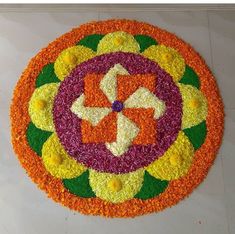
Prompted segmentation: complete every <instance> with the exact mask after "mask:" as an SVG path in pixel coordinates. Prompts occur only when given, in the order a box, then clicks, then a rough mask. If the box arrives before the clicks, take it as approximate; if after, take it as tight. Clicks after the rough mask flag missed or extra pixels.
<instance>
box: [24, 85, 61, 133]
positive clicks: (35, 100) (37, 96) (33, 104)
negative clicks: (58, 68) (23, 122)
mask: <svg viewBox="0 0 235 234" xmlns="http://www.w3.org/2000/svg"><path fill="white" fill-rule="evenodd" d="M58 87H59V84H58V83H51V84H45V85H43V86H41V87H39V88H37V89H35V91H34V93H33V95H32V97H31V99H30V101H29V109H28V111H29V116H30V118H31V121H32V122H33V123H34V124H35V126H36V127H37V128H40V129H42V130H46V131H54V124H53V116H52V107H53V103H54V97H55V95H56V94H57V90H58Z"/></svg>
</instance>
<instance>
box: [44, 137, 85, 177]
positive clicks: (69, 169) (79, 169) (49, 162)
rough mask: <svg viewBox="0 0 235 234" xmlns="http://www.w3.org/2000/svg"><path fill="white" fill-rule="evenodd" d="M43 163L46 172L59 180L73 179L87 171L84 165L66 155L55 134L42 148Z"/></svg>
mask: <svg viewBox="0 0 235 234" xmlns="http://www.w3.org/2000/svg"><path fill="white" fill-rule="evenodd" d="M42 161H43V163H44V166H45V168H46V170H47V171H49V172H50V174H51V175H53V176H55V177H57V178H62V179H71V178H74V177H77V176H79V175H81V174H82V173H83V172H84V171H85V170H86V168H85V167H84V166H83V165H81V164H79V163H78V162H77V161H76V160H75V159H73V158H71V157H70V156H69V155H68V154H67V153H66V151H65V150H64V148H63V147H62V145H61V144H60V142H59V139H58V137H57V135H56V134H55V133H53V134H52V135H51V136H50V137H49V138H48V139H47V141H46V142H45V143H44V145H43V147H42Z"/></svg>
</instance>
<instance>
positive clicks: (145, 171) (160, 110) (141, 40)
mask: <svg viewBox="0 0 235 234" xmlns="http://www.w3.org/2000/svg"><path fill="white" fill-rule="evenodd" d="M223 122H224V113H223V103H222V100H221V97H220V95H219V91H218V88H217V85H216V82H215V80H214V77H213V75H212V73H211V72H210V70H209V69H208V67H207V66H206V64H205V62H204V61H203V59H202V58H201V57H200V56H199V55H198V54H197V52H195V51H194V49H193V48H192V47H190V46H189V45H188V44H187V43H185V42H184V41H182V40H181V39H179V38H178V37H176V36H175V35H174V34H171V33H169V32H167V31H165V30H162V29H160V28H158V27H155V26H152V25H149V24H146V23H141V22H137V21H132V20H108V21H99V22H91V23H87V24H84V25H81V26H80V27H78V28H75V29H73V30H72V31H71V32H69V33H66V34H64V35H63V36H61V37H60V38H58V39H56V40H55V41H53V42H52V43H50V44H49V45H48V46H47V47H46V48H44V49H42V50H41V52H39V53H38V54H37V55H36V56H35V57H34V58H33V59H32V60H31V61H30V63H29V65H28V67H27V68H26V70H25V71H24V72H23V74H22V76H21V78H20V80H19V81H18V83H17V86H16V89H15V91H14V96H13V102H12V106H11V123H12V143H13V147H14V150H15V152H16V154H17V155H18V158H19V160H20V162H21V164H22V166H23V167H24V168H25V169H26V171H27V174H28V175H29V176H30V177H31V178H32V180H33V181H34V182H35V183H36V184H37V185H38V186H39V188H41V189H42V190H44V191H46V193H47V194H48V196H49V197H51V198H52V199H53V200H55V201H56V202H59V203H61V204H62V205H64V206H67V207H69V208H70V209H73V210H76V211H79V212H81V213H83V214H91V215H101V216H106V217H134V216H137V215H143V214H146V213H151V212H158V211H161V210H163V209H164V208H166V207H170V206H173V205H175V204H176V203H178V202H179V201H180V200H181V199H183V198H185V197H186V196H187V195H189V194H190V193H191V192H192V190H193V189H195V187H196V186H198V185H199V184H200V183H201V182H202V181H203V179H204V178H205V176H206V175H207V172H208V170H209V168H210V166H211V165H212V163H213V161H214V159H215V156H216V153H217V151H218V149H219V146H220V144H221V140H222V135H223Z"/></svg>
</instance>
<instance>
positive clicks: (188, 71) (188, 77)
mask: <svg viewBox="0 0 235 234" xmlns="http://www.w3.org/2000/svg"><path fill="white" fill-rule="evenodd" d="M179 82H180V83H182V84H188V85H192V86H194V87H196V88H197V89H199V88H200V80H199V78H198V75H197V74H196V72H195V71H194V70H193V69H192V68H191V67H189V66H188V65H186V67H185V71H184V75H183V77H182V78H181V80H180V81H179Z"/></svg>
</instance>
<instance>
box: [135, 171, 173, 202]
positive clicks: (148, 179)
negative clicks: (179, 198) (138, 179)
mask: <svg viewBox="0 0 235 234" xmlns="http://www.w3.org/2000/svg"><path fill="white" fill-rule="evenodd" d="M168 183H169V182H168V181H166V180H160V179H157V178H155V177H153V176H151V175H150V174H149V173H148V172H147V171H145V174H144V182H143V185H142V187H141V189H140V191H139V192H138V193H137V194H136V195H135V198H139V199H142V200H146V199H149V198H153V197H156V196H157V195H159V194H160V193H162V192H164V190H165V189H166V188H167V186H168Z"/></svg>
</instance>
